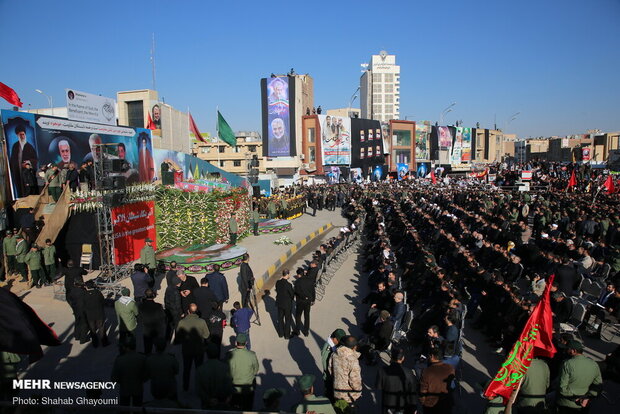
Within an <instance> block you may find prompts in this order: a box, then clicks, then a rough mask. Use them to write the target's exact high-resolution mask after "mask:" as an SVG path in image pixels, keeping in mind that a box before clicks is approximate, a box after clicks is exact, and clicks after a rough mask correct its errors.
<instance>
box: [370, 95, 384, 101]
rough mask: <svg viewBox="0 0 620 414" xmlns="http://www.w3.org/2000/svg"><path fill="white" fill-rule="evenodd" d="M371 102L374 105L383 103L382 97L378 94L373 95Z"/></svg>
mask: <svg viewBox="0 0 620 414" xmlns="http://www.w3.org/2000/svg"><path fill="white" fill-rule="evenodd" d="M372 101H373V102H374V103H383V95H380V94H376V95H373V96H372Z"/></svg>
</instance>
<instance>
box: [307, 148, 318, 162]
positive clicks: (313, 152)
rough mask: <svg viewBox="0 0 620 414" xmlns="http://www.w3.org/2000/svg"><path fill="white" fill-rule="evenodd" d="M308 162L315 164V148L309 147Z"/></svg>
mask: <svg viewBox="0 0 620 414" xmlns="http://www.w3.org/2000/svg"><path fill="white" fill-rule="evenodd" d="M309 149H310V160H308V161H309V162H316V148H315V147H310V148H309Z"/></svg>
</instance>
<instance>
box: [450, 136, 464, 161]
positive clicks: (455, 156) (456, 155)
mask: <svg viewBox="0 0 620 414" xmlns="http://www.w3.org/2000/svg"><path fill="white" fill-rule="evenodd" d="M462 143H463V128H461V127H457V128H456V136H455V139H454V145H453V146H452V159H451V164H453V165H457V164H460V163H461V151H462Z"/></svg>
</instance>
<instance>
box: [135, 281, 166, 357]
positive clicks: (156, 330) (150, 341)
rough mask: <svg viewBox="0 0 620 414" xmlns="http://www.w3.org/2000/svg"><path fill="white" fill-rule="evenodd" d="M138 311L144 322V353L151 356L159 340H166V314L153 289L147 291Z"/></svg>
mask: <svg viewBox="0 0 620 414" xmlns="http://www.w3.org/2000/svg"><path fill="white" fill-rule="evenodd" d="M138 311H139V314H140V320H141V321H142V334H143V339H144V353H145V354H146V355H149V354H150V353H151V351H152V349H153V345H154V344H155V341H156V340H157V338H164V336H165V334H166V313H165V312H164V308H163V307H162V306H161V304H159V303H157V302H155V292H154V291H153V290H151V289H147V290H146V292H145V299H144V300H143V301H142V303H140V304H139V305H138Z"/></svg>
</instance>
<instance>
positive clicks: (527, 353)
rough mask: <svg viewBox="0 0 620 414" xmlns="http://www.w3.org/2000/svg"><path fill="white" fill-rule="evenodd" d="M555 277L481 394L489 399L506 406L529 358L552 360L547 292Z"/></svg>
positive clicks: (550, 278)
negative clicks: (504, 359)
mask: <svg viewBox="0 0 620 414" xmlns="http://www.w3.org/2000/svg"><path fill="white" fill-rule="evenodd" d="M554 278H555V275H551V276H549V280H548V281H547V287H546V288H545V292H544V293H543V296H542V300H541V301H540V302H538V304H537V305H536V307H535V308H534V310H533V311H532V314H531V315H530V317H529V319H528V320H527V323H526V324H525V327H524V328H523V331H522V332H521V335H519V339H517V342H515V344H514V345H513V347H512V350H511V351H510V354H509V355H508V358H507V359H506V361H505V362H504V363H503V364H502V367H501V368H500V369H499V371H498V372H497V375H495V378H493V380H492V381H491V383H490V384H489V386H488V387H487V389H486V391H485V392H484V395H485V396H487V397H489V398H495V397H497V396H501V397H502V398H503V399H504V403H506V402H507V401H508V400H509V399H510V397H511V395H512V393H513V392H514V391H515V390H517V389H518V387H519V384H520V383H521V380H522V379H523V376H524V375H525V373H526V372H527V370H528V368H529V367H530V364H531V363H532V359H533V358H536V357H546V358H552V357H553V355H555V352H556V349H555V346H554V345H553V341H552V340H553V320H552V314H551V303H550V300H549V292H550V289H551V285H552V284H553V279H554Z"/></svg>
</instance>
